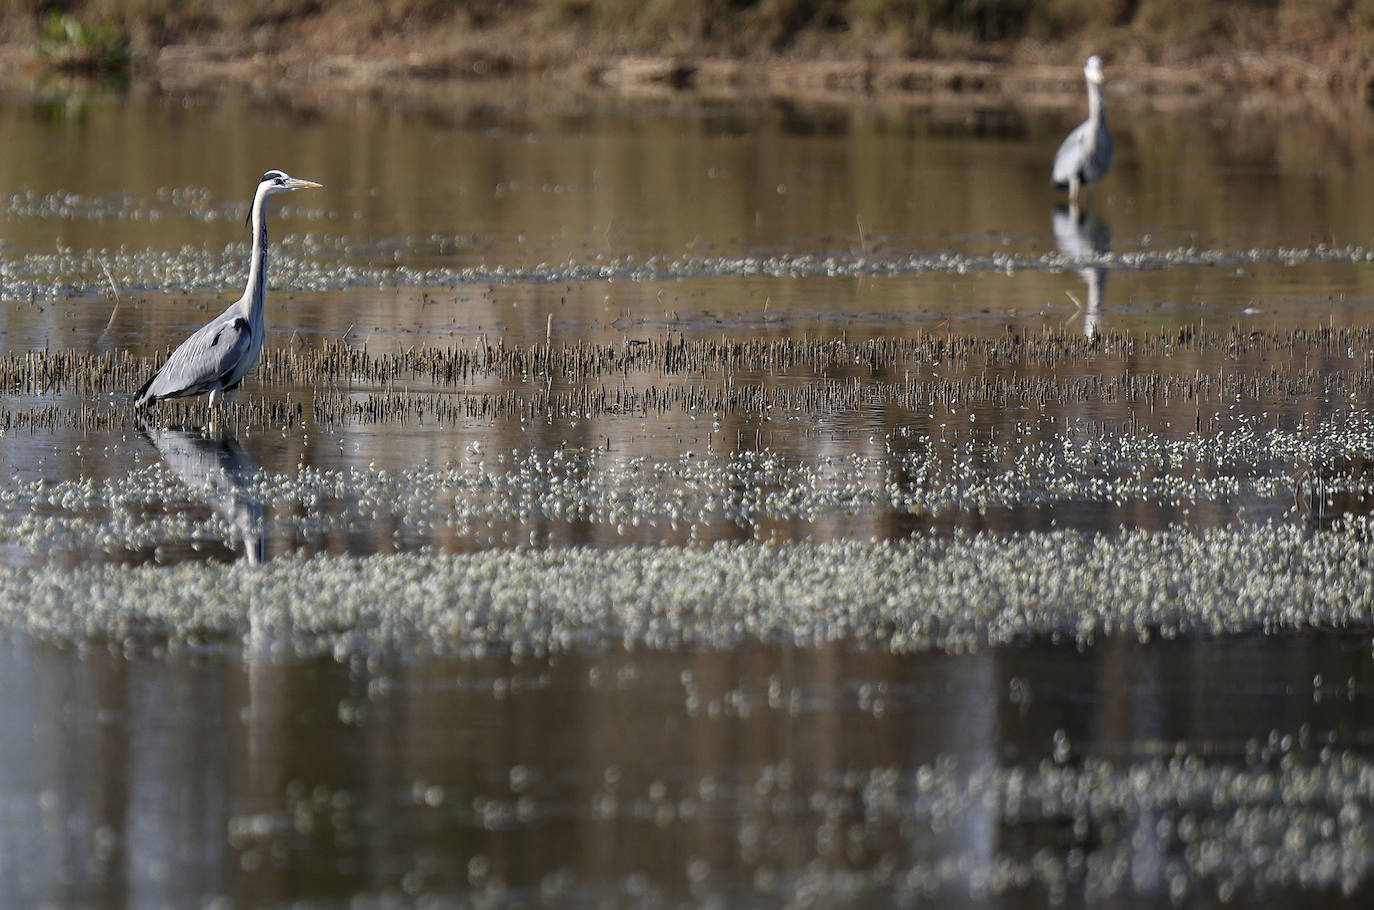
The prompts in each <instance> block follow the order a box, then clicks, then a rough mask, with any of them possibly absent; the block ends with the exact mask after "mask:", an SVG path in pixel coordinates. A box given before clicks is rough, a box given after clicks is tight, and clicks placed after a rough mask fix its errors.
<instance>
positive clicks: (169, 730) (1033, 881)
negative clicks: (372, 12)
mask: <svg viewBox="0 0 1374 910" xmlns="http://www.w3.org/2000/svg"><path fill="white" fill-rule="evenodd" d="M1118 100H1121V101H1123V102H1124V99H1115V98H1113V97H1112V96H1111V95H1110V94H1109V96H1108V105H1109V112H1110V113H1109V116H1110V117H1111V118H1112V120H1111V123H1112V128H1113V132H1114V137H1115V139H1116V143H1117V158H1116V161H1115V163H1114V167H1113V171H1112V172H1111V173H1110V174H1109V176H1107V177H1106V178H1105V179H1104V180H1103V182H1102V183H1101V184H1100V185H1099V186H1097V187H1096V188H1095V189H1094V190H1093V192H1092V194H1091V196H1090V197H1089V201H1088V204H1087V206H1085V207H1084V208H1082V209H1079V210H1069V209H1067V208H1066V207H1065V206H1064V205H1063V202H1064V200H1063V198H1062V194H1059V193H1057V192H1056V191H1055V190H1054V188H1053V187H1052V186H1051V185H1050V182H1049V176H1048V174H1049V163H1050V161H1051V159H1052V157H1053V153H1054V150H1055V148H1056V146H1057V145H1058V143H1059V141H1060V139H1061V138H1062V136H1063V135H1064V134H1065V133H1066V132H1067V131H1068V129H1069V128H1071V127H1072V126H1073V125H1074V124H1075V123H1076V122H1077V121H1078V120H1079V119H1080V118H1081V110H1080V109H1079V108H1078V107H1077V106H1072V107H1070V106H1057V105H1048V106H1044V105H1040V104H1034V103H1030V102H1019V103H1014V102H1005V101H1001V100H998V101H995V102H989V101H986V100H985V101H978V100H965V101H963V102H961V103H959V104H956V105H944V104H917V103H911V102H910V101H903V102H878V101H863V102H856V101H855V100H854V99H847V100H846V101H845V102H844V103H843V104H827V103H825V102H823V101H817V102H813V103H799V102H780V101H763V100H733V101H728V102H727V101H715V100H709V99H705V98H699V97H692V96H687V95H671V94H670V95H662V96H648V97H643V98H638V99H626V98H624V97H606V96H601V95H597V94H594V93H592V94H573V93H567V94H560V93H553V92H550V91H548V90H547V89H546V90H544V91H542V92H526V91H515V90H509V91H506V90H496V89H492V90H491V91H490V92H488V93H486V94H477V93H474V92H473V91H471V90H470V89H465V90H463V91H462V92H455V93H454V95H453V96H452V97H444V96H443V95H442V93H439V92H436V93H431V94H427V95H426V96H425V97H423V98H417V99H413V100H412V101H410V102H406V103H393V104H389V105H386V106H382V105H372V104H369V103H366V102H361V101H357V100H356V99H354V100H350V101H347V102H345V101H343V100H338V99H335V100H315V101H313V102H310V103H302V104H287V103H284V102H283V101H281V100H280V99H271V100H269V99H265V98H253V97H242V98H240V97H226V96H220V95H209V94H207V95H201V94H188V95H181V94H178V95H167V96H164V95H158V94H154V93H147V92H135V93H133V94H131V95H127V96H118V95H102V94H93V95H86V96H72V97H65V98H56V99H55V98H53V97H51V96H44V95H36V94H35V95H30V94H24V93H18V92H14V93H10V94H7V95H3V96H0V134H3V135H4V136H5V137H6V142H5V143H4V147H3V150H0V384H3V388H4V397H3V399H0V466H2V467H3V471H0V629H3V631H2V632H0V680H3V684H2V685H0V693H3V694H0V719H3V723H0V731H3V732H0V756H2V757H3V758H2V759H0V821H2V822H3V823H2V824H0V839H3V840H4V841H5V844H4V849H2V850H0V903H3V904H5V905H15V906H22V905H48V906H96V905H99V906H205V907H227V906H240V905H242V906H269V907H278V906H280V907H286V906H293V907H301V906H303V907H319V908H332V907H374V906H375V907H389V906H434V907H439V906H472V907H481V906H530V907H537V906H548V907H566V906H630V907H658V906H701V905H705V906H721V907H725V906H730V907H734V906H747V907H783V906H788V907H790V906H856V907H857V906H916V905H935V906H951V907H955V906H966V905H967V904H968V903H970V902H971V901H980V902H984V903H987V904H991V905H1001V904H1005V905H1008V906H1010V905H1017V906H1026V905H1028V906H1066V905H1068V906H1112V907H1143V906H1166V905H1167V906H1207V905H1214V904H1222V903H1238V904H1241V905H1252V904H1264V905H1268V906H1286V907H1288V906H1291V907H1304V906H1342V905H1348V906H1361V905H1363V904H1364V903H1365V902H1366V899H1367V896H1368V893H1369V891H1370V889H1371V888H1374V881H1372V880H1374V868H1372V864H1371V856H1374V852H1372V851H1371V849H1370V845H1371V840H1372V839H1374V792H1371V790H1372V789H1374V726H1371V724H1370V721H1369V717H1370V716H1371V715H1370V713H1369V712H1370V699H1371V697H1374V637H1372V636H1371V616H1374V606H1372V605H1374V585H1371V572H1370V559H1369V548H1370V540H1371V532H1372V531H1374V528H1371V524H1370V522H1371V519H1370V512H1371V508H1370V505H1371V503H1374V468H1372V467H1371V466H1374V363H1371V351H1372V350H1374V284H1371V281H1372V280H1374V215H1371V214H1370V213H1371V211H1374V210H1372V209H1371V207H1370V206H1369V205H1368V200H1369V199H1372V198H1374V156H1371V155H1370V152H1371V146H1374V142H1371V138H1372V137H1374V119H1371V118H1370V116H1369V114H1368V112H1367V111H1366V110H1364V109H1354V110H1351V111H1347V112H1342V113H1341V114H1340V115H1334V114H1332V113H1331V112H1325V113H1324V114H1320V115H1319V114H1312V115H1310V116H1309V117H1308V118H1307V119H1302V120H1301V121H1300V122H1299V123H1297V124H1294V123H1293V122H1292V121H1291V120H1290V119H1288V118H1289V117H1302V116H1303V115H1300V114H1291V113H1286V114H1283V115H1279V114H1276V113H1273V112H1270V113H1265V112H1262V111H1252V112H1245V113H1238V112H1237V111H1236V110H1235V109H1234V108H1226V109H1224V110H1222V109H1216V108H1211V107H1207V106H1198V107H1196V108H1183V109H1169V110H1160V109H1155V108H1150V107H1146V106H1139V107H1136V108H1132V107H1130V106H1129V104H1126V103H1122V104H1120V105H1118V104H1117V102H1118ZM1298 137H1303V138H1301V139H1300V138H1298ZM269 167H281V168H283V169H285V170H287V171H288V172H290V173H292V174H293V175H296V176H300V177H306V178H309V179H312V180H317V181H319V182H321V183H323V184H324V185H325V189H323V190H317V191H312V192H311V193H309V194H305V193H302V194H298V195H293V196H290V197H287V198H285V199H284V200H279V201H278V202H277V203H274V204H273V208H272V211H271V214H270V222H269V233H270V235H271V247H270V253H269V263H270V265H269V268H270V272H269V282H270V288H271V289H270V291H269V294H268V299H267V313H266V321H267V328H268V339H267V345H266V349H265V350H264V353H263V357H262V360H261V362H260V364H259V365H258V367H257V368H256V369H255V371H254V372H253V373H252V374H251V376H250V377H249V379H248V380H247V381H246V382H245V383H244V386H243V388H242V390H241V393H240V395H239V397H238V399H237V400H236V401H235V402H234V403H232V404H231V405H229V406H228V407H227V408H224V409H222V410H220V409H216V410H211V409H209V408H208V407H207V406H206V404H205V403H204V401H203V400H193V401H180V402H167V403H164V404H162V405H160V406H158V407H157V408H156V409H154V410H152V411H150V412H139V413H136V412H135V411H134V409H133V408H132V404H131V396H132V393H133V392H134V391H135V390H136V389H137V388H138V387H139V386H140V385H141V384H142V382H143V381H144V379H146V378H147V376H148V375H149V373H150V371H151V370H152V369H153V368H154V367H155V366H156V365H157V363H159V362H160V361H161V360H162V358H164V357H165V356H166V354H167V352H168V351H169V350H170V348H171V347H172V346H174V345H175V344H176V343H178V342H179V341H180V340H181V339H182V338H184V337H185V336H186V335H187V334H189V333H190V332H191V331H193V330H194V329H195V328H197V327H199V326H200V325H201V324H203V323H204V322H205V321H206V320H207V319H209V318H210V317H211V316H213V315H215V314H216V313H218V312H219V311H220V310H221V309H222V308H223V306H224V305H225V304H226V303H227V302H228V301H229V300H232V299H233V297H234V296H237V294H238V291H239V289H240V288H241V286H242V282H243V280H244V276H245V273H246V271H247V261H248V258H249V237H248V232H247V230H246V229H245V227H244V223H243V222H244V217H245V214H246V212H247V207H248V201H249V195H250V194H251V191H252V188H253V181H254V180H255V179H256V177H257V175H259V174H261V173H262V172H263V171H264V170H265V169H267V168H269Z"/></svg>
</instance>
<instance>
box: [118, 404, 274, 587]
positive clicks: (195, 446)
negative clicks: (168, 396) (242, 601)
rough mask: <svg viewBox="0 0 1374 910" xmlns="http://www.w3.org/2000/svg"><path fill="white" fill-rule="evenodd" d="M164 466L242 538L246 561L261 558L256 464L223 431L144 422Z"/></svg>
mask: <svg viewBox="0 0 1374 910" xmlns="http://www.w3.org/2000/svg"><path fill="white" fill-rule="evenodd" d="M140 430H141V431H142V433H143V435H144V437H145V438H146V439H147V440H148V441H149V442H151V443H152V444H153V446H154V448H156V449H157V453H158V455H160V456H161V457H162V460H163V462H165V463H166V465H167V467H168V469H170V470H171V472H172V473H173V474H175V475H176V476H177V479H178V480H180V481H181V482H182V483H183V484H185V485H186V487H187V489H188V490H190V491H191V493H192V494H193V495H195V496H197V497H199V498H200V499H201V500H203V501H204V502H205V503H207V504H208V505H209V506H210V507H211V508H213V509H214V510H215V512H216V514H218V515H219V516H220V517H221V518H222V519H224V521H225V523H226V524H228V525H229V528H230V529H231V531H232V532H233V534H234V536H235V538H237V539H241V540H242V541H243V551H244V555H245V556H246V557H247V558H248V562H249V564H251V565H260V564H261V563H263V562H264V561H265V560H266V556H267V545H266V540H265V538H264V536H263V531H262V500H261V498H259V497H258V496H257V495H255V494H254V493H253V484H254V483H255V482H256V481H257V478H258V473H259V468H258V463H257V461H255V460H254V459H253V457H252V456H250V455H249V454H248V453H246V452H244V451H243V447H242V446H240V445H239V443H238V440H237V439H235V438H234V437H233V436H232V435H230V434H229V433H228V432H224V433H221V434H219V435H217V436H206V435H202V434H201V433H198V432H186V431H184V430H171V429H165V428H161V427H154V426H151V425H148V424H144V425H142V426H140Z"/></svg>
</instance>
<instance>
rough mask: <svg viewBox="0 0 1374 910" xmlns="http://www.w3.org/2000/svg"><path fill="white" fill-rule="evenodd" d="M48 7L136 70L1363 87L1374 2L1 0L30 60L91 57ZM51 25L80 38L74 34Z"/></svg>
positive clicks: (5, 20) (0, 12) (13, 40)
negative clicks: (824, 65) (711, 62)
mask: <svg viewBox="0 0 1374 910" xmlns="http://www.w3.org/2000/svg"><path fill="white" fill-rule="evenodd" d="M54 13H57V14H61V15H65V16H67V17H69V19H70V22H75V23H79V24H81V25H82V26H83V27H85V28H86V29H88V30H89V33H90V34H95V33H96V31H97V30H99V29H105V30H106V31H104V32H100V34H104V35H107V36H110V35H113V36H114V37H113V38H109V39H108V40H111V41H119V42H123V47H124V48H125V49H127V51H128V52H129V53H130V54H131V56H132V60H133V61H134V66H135V70H136V71H137V69H138V68H139V67H141V66H151V65H154V62H155V61H156V60H157V58H158V56H159V54H160V53H162V52H163V50H164V49H165V48H168V47H172V46H176V47H178V48H181V49H187V48H191V49H197V48H199V49H202V50H203V51H205V52H211V53H213V54H215V55H218V57H219V58H220V59H226V58H246V57H251V56H253V55H262V54H267V55H279V56H280V55H297V56H298V57H299V56H309V55H315V56H321V57H323V56H330V57H338V56H343V55H347V56H352V57H355V58H358V59H362V60H388V59H389V60H397V59H407V60H411V61H423V62H424V64H423V65H427V66H430V67H431V68H432V70H433V72H434V74H435V75H445V74H448V73H449V72H451V70H452V68H453V61H462V60H465V59H466V60H471V59H475V58H477V57H481V58H483V59H485V60H489V61H496V62H497V64H498V66H499V69H500V70H501V71H540V70H549V69H558V68H566V67H568V66H569V65H570V64H572V63H581V64H583V65H585V64H587V62H588V61H590V60H595V59H609V58H617V57H624V56H627V55H642V56H648V57H659V58H664V57H668V58H679V59H683V58H685V59H698V60H700V59H706V58H711V59H717V60H735V61H749V62H755V63H757V62H760V61H785V62H788V63H798V62H805V61H841V60H849V61H910V60H920V61H941V60H947V61H973V62H979V61H981V62H993V63H998V62H1000V63H1013V64H1077V62H1078V61H1081V60H1082V59H1083V57H1084V56H1085V55H1086V54H1087V53H1089V52H1097V53H1102V54H1104V55H1105V56H1106V57H1107V58H1108V60H1109V62H1110V63H1111V64H1112V65H1113V66H1114V67H1115V68H1117V72H1118V73H1122V72H1124V71H1125V69H1126V68H1127V67H1135V68H1143V67H1146V66H1157V67H1170V66H1173V67H1178V66H1197V67H1202V68H1209V70H1210V72H1211V73H1218V72H1223V71H1232V72H1234V71H1237V70H1242V69H1247V68H1249V69H1252V70H1255V71H1257V72H1259V73H1261V75H1260V76H1258V77H1257V78H1256V79H1255V80H1254V81H1256V82H1258V83H1261V84H1270V85H1271V87H1272V84H1273V83H1275V82H1284V81H1287V82H1288V83H1289V86H1288V87H1289V88H1293V87H1298V88H1307V87H1310V86H1311V85H1313V84H1322V83H1326V84H1327V85H1328V86H1331V87H1338V88H1342V89H1344V88H1346V87H1352V86H1353V87H1357V88H1358V90H1359V91H1362V92H1364V91H1368V90H1369V88H1370V86H1371V85H1372V84H1374V78H1371V74H1374V51H1371V50H1369V49H1370V48H1374V40H1370V39H1374V0H379V2H373V0H338V2H329V0H218V2H216V0H189V2H187V0H58V2H57V3H53V2H51V0H0V42H4V43H8V44H9V45H10V47H11V48H16V47H21V46H22V47H26V48H29V49H32V50H34V56H35V58H36V59H44V60H46V59H50V58H52V59H58V60H61V59H67V58H80V59H85V58H88V57H90V56H91V55H92V53H93V51H92V50H91V48H89V47H84V46H78V47H76V48H74V49H72V48H62V47H60V42H59V46H58V47H57V48H56V52H55V56H54V55H53V54H52V53H49V54H48V55H46V56H45V55H43V54H39V53H37V51H36V49H37V48H39V47H40V43H41V38H40V36H41V33H42V32H43V30H44V29H45V28H47V29H48V30H49V31H50V32H55V33H57V34H59V37H60V35H61V34H62V29H58V28H56V27H55V25H54V22H55V20H54V19H53V14H54ZM66 32H68V33H75V34H77V35H78V38H77V39H75V43H76V44H78V45H81V39H80V37H79V36H80V35H81V34H84V33H79V32H76V31H75V29H74V27H72V26H71V25H70V24H68V26H67V28H66ZM460 65H465V64H460ZM1295 70H1303V72H1302V74H1301V75H1300V76H1299V77H1296V78H1289V77H1288V76H1286V75H1285V73H1286V72H1291V71H1295ZM1276 73H1277V75H1276ZM1202 78H1203V79H1206V78H1211V75H1208V76H1204V77H1202ZM1238 81H1240V82H1244V81H1245V79H1244V78H1243V77H1240V78H1238ZM1279 87H1282V86H1279Z"/></svg>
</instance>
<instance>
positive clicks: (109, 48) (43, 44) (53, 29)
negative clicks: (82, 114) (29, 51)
mask: <svg viewBox="0 0 1374 910" xmlns="http://www.w3.org/2000/svg"><path fill="white" fill-rule="evenodd" d="M35 52H36V54H37V57H38V59H39V61H41V62H42V63H43V65H44V66H45V67H47V68H48V69H50V70H55V71H58V72H62V73H70V74H73V75H84V76H103V77H106V78H115V79H117V78H121V77H125V76H127V75H128V74H129V70H130V67H131V66H132V64H133V55H132V53H131V52H130V50H129V39H128V38H127V37H125V35H124V34H123V33H122V32H121V31H120V29H119V28H118V27H117V26H116V25H115V24H114V23H112V22H108V21H104V22H98V23H96V24H94V25H88V24H86V23H84V22H81V21H80V20H78V19H77V18H76V17H74V16H71V15H69V14H67V13H63V12H53V13H50V14H49V15H48V16H47V17H46V18H45V19H43V20H42V21H41V22H40V23H39V26H38V43H37V46H36V47H35Z"/></svg>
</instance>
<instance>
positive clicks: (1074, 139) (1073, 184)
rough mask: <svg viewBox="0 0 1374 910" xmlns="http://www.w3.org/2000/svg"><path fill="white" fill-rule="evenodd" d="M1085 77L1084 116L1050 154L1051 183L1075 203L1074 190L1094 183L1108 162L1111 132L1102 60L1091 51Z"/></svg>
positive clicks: (1084, 67) (1084, 72)
mask: <svg viewBox="0 0 1374 910" xmlns="http://www.w3.org/2000/svg"><path fill="white" fill-rule="evenodd" d="M1083 76H1084V78H1086V79H1087V80H1088V119H1087V120H1084V121H1083V122H1082V123H1080V124H1078V126H1076V127H1074V129H1073V132H1071V133H1069V135H1068V137H1067V138H1065V139H1064V142H1063V143H1062V144H1061V145H1060V146H1059V151H1058V152H1056V153H1055V155H1054V170H1053V171H1052V173H1051V176H1052V179H1053V180H1054V185H1055V186H1057V187H1059V188H1060V189H1064V188H1065V187H1067V188H1068V190H1069V204H1070V205H1077V204H1078V191H1079V190H1080V189H1081V188H1082V187H1084V186H1088V185H1090V184H1093V183H1096V182H1097V181H1098V180H1100V179H1101V178H1102V175H1103V174H1105V173H1107V168H1109V167H1111V165H1112V135H1111V133H1109V132H1107V110H1106V107H1105V106H1104V105H1103V102H1102V60H1101V59H1100V58H1099V57H1098V56H1097V55H1096V54H1094V55H1093V56H1091V57H1089V58H1088V62H1087V63H1086V64H1085V65H1084V66H1083Z"/></svg>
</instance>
